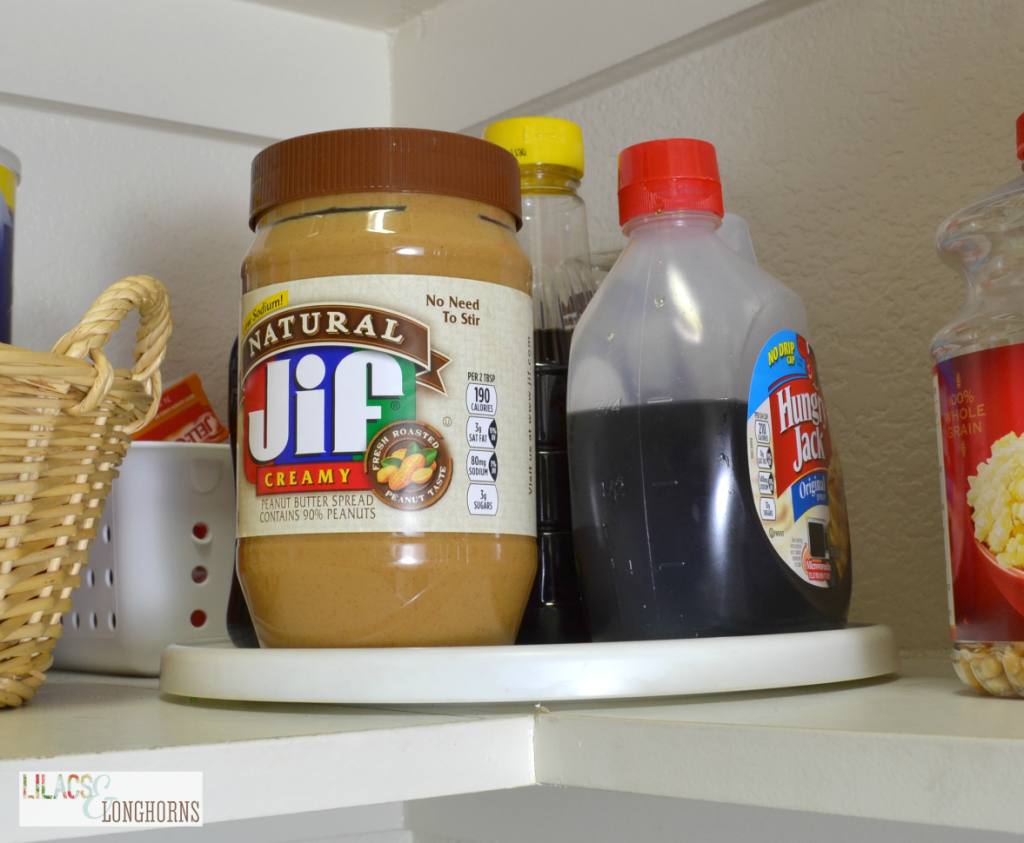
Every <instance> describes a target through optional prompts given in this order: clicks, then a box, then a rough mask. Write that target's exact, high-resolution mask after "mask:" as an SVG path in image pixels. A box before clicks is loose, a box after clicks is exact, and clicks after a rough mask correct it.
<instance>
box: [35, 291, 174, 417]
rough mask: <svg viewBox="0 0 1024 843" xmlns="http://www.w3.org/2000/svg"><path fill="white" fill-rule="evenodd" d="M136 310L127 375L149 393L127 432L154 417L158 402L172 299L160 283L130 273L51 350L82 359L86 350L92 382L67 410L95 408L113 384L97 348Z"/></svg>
mask: <svg viewBox="0 0 1024 843" xmlns="http://www.w3.org/2000/svg"><path fill="white" fill-rule="evenodd" d="M136 308H138V310H139V317H140V319H141V324H140V325H139V330H138V331H136V332H135V350H134V352H133V353H134V357H135V366H134V367H133V368H132V379H133V380H136V381H141V382H143V383H144V384H145V389H146V392H147V393H148V394H149V395H152V396H153V401H152V403H151V404H150V406H149V410H148V411H147V413H146V415H145V416H144V417H143V418H142V419H139V420H138V421H136V422H135V423H133V424H131V425H129V426H128V427H127V428H125V430H126V431H128V432H129V433H131V432H133V431H135V430H138V429H139V428H141V427H144V426H145V425H146V424H148V423H149V421H150V420H151V419H152V418H153V416H155V415H156V411H157V408H158V406H159V404H160V394H161V384H160V364H161V363H162V362H163V359H164V356H165V355H166V354H167V338H168V337H170V335H171V327H172V323H171V302H170V297H169V296H168V294H167V288H166V287H164V285H163V284H161V283H160V282H159V281H157V280H156V279H155V278H151V277H150V276H148V275H131V276H129V277H128V278H122V279H121V280H120V281H118V282H116V283H115V284H112V285H111V286H110V287H109V288H108V289H107V290H106V292H104V293H103V294H102V295H101V296H100V297H99V298H98V299H96V301H94V302H93V303H92V305H91V306H90V308H89V309H88V311H86V313H85V316H83V317H82V320H81V321H80V322H79V323H78V325H77V326H76V327H74V328H72V329H71V330H70V331H68V332H67V333H66V334H65V335H64V336H62V337H61V338H60V339H59V340H57V342H56V343H55V344H54V346H53V348H52V349H51V350H52V352H53V353H54V354H66V355H68V356H69V357H77V358H78V359H80V360H81V359H84V358H85V356H86V355H87V354H88V355H89V356H90V357H92V359H93V362H94V363H95V364H96V380H95V381H94V382H93V385H92V387H90V389H89V392H88V394H87V395H86V396H85V398H83V399H82V401H81V402H80V403H79V404H77V405H75V406H74V407H71V408H70V409H69V410H68V411H67V412H68V413H70V414H71V415H79V414H81V413H88V412H91V411H92V410H94V409H95V408H96V407H97V405H99V403H100V402H101V401H103V400H104V399H105V398H106V397H107V393H109V392H110V387H111V386H112V385H113V383H114V368H113V366H111V365H110V362H109V361H108V360H107V355H106V354H104V353H103V352H102V351H101V350H100V349H101V347H102V346H104V345H106V343H107V340H109V339H110V337H111V335H112V334H113V333H114V331H116V330H117V328H118V326H119V325H120V324H121V320H122V319H124V317H125V316H127V315H128V314H129V313H131V312H132V311H133V310H135V309H136Z"/></svg>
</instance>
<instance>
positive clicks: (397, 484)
mask: <svg viewBox="0 0 1024 843" xmlns="http://www.w3.org/2000/svg"><path fill="white" fill-rule="evenodd" d="M426 463H427V458H426V457H424V456H423V454H421V453H419V452H417V453H415V454H409V456H407V457H406V458H405V459H403V460H402V464H401V466H399V468H398V471H396V472H395V473H394V474H392V475H391V477H390V478H388V488H389V489H391V491H392V492H400V491H402V489H404V488H405V487H406V486H408V485H409V484H410V483H411V482H412V476H413V475H414V474H415V473H416V472H417V471H419V470H420V469H421V468H423V466H424V465H426Z"/></svg>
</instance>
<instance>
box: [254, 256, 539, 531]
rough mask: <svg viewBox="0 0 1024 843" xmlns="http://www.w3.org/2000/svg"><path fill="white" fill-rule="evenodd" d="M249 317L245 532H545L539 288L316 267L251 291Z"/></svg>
mask: <svg viewBox="0 0 1024 843" xmlns="http://www.w3.org/2000/svg"><path fill="white" fill-rule="evenodd" d="M241 327H242V329H243V330H242V332H241V335H240V372H239V374H240V383H241V385H242V388H241V401H240V402H239V403H240V406H239V424H238V429H239V443H238V448H239V465H240V466H241V467H242V470H241V471H240V472H239V478H238V521H239V524H238V528H239V533H238V534H239V536H258V535H282V534H299V533H323V532H392V531H396V532H407V531H414V532H473V533H510V534H518V535H534V534H535V530H536V527H535V518H534V512H535V506H536V505H535V501H534V497H533V496H534V489H533V480H532V478H533V418H532V403H531V400H530V399H531V396H532V390H533V359H532V354H533V345H532V343H533V316H532V305H531V300H530V297H529V296H528V295H526V294H525V293H522V292H519V291H516V290H513V289H511V288H508V287H503V286H499V285H496V284H489V283H485V282H482V281H474V280H469V279H452V278H440V277H435V276H416V275H400V276H387V275H385V276H380V275H372V276H337V277H330V278H316V279H304V280H302V281H295V282H288V283H284V284H276V285H272V286H270V287H263V288H261V289H259V290H256V291H254V292H252V293H249V294H247V295H245V296H243V300H242V312H241ZM499 395H500V399H501V400H500V401H499V400H498V398H499ZM499 429H500V431H501V437H500V445H499V444H498V443H499V438H498V436H497V431H498V430H499ZM481 430H485V431H486V433H487V435H480V431H481ZM481 449H483V450H481ZM484 451H486V453H484ZM481 454H483V456H481ZM499 465H500V473H499V469H498V466H499Z"/></svg>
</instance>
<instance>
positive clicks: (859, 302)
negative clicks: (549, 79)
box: [554, 0, 1024, 651]
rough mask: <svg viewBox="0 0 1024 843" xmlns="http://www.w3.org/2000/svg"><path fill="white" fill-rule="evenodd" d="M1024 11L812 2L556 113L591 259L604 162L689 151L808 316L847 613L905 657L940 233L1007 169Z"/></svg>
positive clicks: (604, 220) (926, 632) (925, 577)
mask: <svg viewBox="0 0 1024 843" xmlns="http://www.w3.org/2000/svg"><path fill="white" fill-rule="evenodd" d="M1022 73H1024V3H1021V2H1019V0H972V2H950V1H949V0H823V2H820V3H815V4H812V5H810V6H807V7H804V8H801V9H798V10H796V11H793V12H791V13H789V14H787V15H785V16H783V17H781V18H779V19H777V20H774V21H772V22H769V23H766V24H763V25H761V26H759V27H757V28H755V29H753V30H750V31H748V32H746V33H743V34H741V35H738V36H736V37H733V38H730V39H728V40H726V41H724V42H721V43H718V44H715V45H713V46H711V47H707V48H705V49H703V50H701V51H699V52H696V53H691V54H689V55H685V56H682V57H679V58H677V59H675V60H674V61H672V62H671V63H669V64H667V65H665V66H662V67H660V68H658V69H656V70H652V71H649V72H646V73H644V74H642V75H640V76H637V77H635V78H633V79H630V80H628V81H625V82H622V83H620V84H617V85H616V86H614V87H612V88H609V89H606V90H603V91H601V92H598V93H595V94H592V95H589V96H587V97H585V98H583V99H582V100H579V101H577V102H575V103H572V104H571V105H569V106H567V107H564V108H561V109H558V110H557V111H556V112H554V113H555V114H557V116H561V117H567V118H569V119H572V120H575V121H577V122H578V123H580V124H581V125H582V126H583V130H584V138H585V141H586V144H587V162H588V171H587V175H586V178H585V180H584V195H585V197H586V199H587V202H588V206H589V209H590V214H591V224H592V230H591V239H592V241H593V243H594V246H595V247H598V248H609V247H611V246H614V245H618V243H619V238H620V237H621V235H619V233H618V226H617V222H616V219H617V217H616V209H615V201H614V193H615V161H616V155H617V154H618V152H619V151H620V150H621V149H622V148H624V147H626V146H628V145H630V144H633V143H637V142H640V141H644V140H649V139H652V138H660V137H671V136H684V137H686V136H689V137H698V138H704V139H706V140H709V141H711V142H712V143H714V144H715V145H716V146H717V148H718V155H719V162H720V165H721V172H722V180H723V184H724V193H725V202H726V209H727V210H731V211H733V212H735V213H738V214H740V215H742V216H744V217H745V218H746V219H747V221H748V223H749V224H750V229H751V232H752V235H753V240H754V246H755V248H756V250H757V253H758V257H759V260H760V262H761V264H762V266H763V267H765V268H766V269H767V270H768V271H769V272H772V273H773V274H774V275H776V276H777V277H779V278H780V279H782V280H783V281H784V282H786V283H787V284H789V285H790V286H791V287H792V288H793V289H794V290H796V291H797V292H798V293H799V294H800V295H801V296H802V297H803V299H804V302H805V303H806V305H807V311H808V316H809V318H810V323H811V330H812V340H813V341H814V343H815V346H816V350H817V353H818V357H819V361H820V362H821V368H822V373H823V378H824V384H825V388H826V391H827V395H828V399H829V409H830V414H831V417H832V420H833V425H834V429H835V432H836V436H837V442H838V443H839V447H840V448H841V451H842V454H843V462H844V467H845V470H846V478H847V491H848V495H849V504H850V516H851V520H852V529H853V542H854V566H855V574H854V598H853V609H852V619H853V620H857V621H881V622H884V623H887V624H890V625H892V626H893V627H894V628H895V629H896V630H897V632H898V636H899V641H900V643H901V645H902V646H903V647H904V648H905V649H906V650H916V651H920V650H941V649H944V648H945V646H946V642H947V640H948V637H947V620H946V618H947V615H946V595H945V575H944V561H943V548H942V537H941V523H940V503H939V493H938V480H937V471H938V464H937V457H936V446H935V428H934V416H933V409H932V399H931V380H930V375H929V368H930V357H929V354H928V349H929V345H930V340H931V336H932V335H933V334H934V332H935V331H936V330H937V329H938V328H939V327H940V326H941V325H942V324H944V323H945V322H947V321H949V320H950V319H951V318H952V317H953V315H954V314H955V313H956V311H957V310H958V309H959V307H960V305H961V302H962V299H963V286H962V282H961V280H960V278H959V277H958V276H957V275H955V274H954V273H953V272H951V271H950V270H949V269H947V268H946V267H944V266H943V265H942V264H940V263H939V261H938V259H937V258H936V256H935V252H934V246H933V236H934V233H935V229H936V227H937V226H938V224H939V223H940V222H941V221H942V220H943V219H944V218H945V217H946V216H948V215H949V214H951V213H952V212H953V211H955V210H956V209H957V208H959V207H962V206H963V205H965V204H967V203H968V202H969V201H971V200H973V199H974V198H977V197H979V196H981V195H983V194H984V193H986V192H987V191H988V189H989V188H991V187H994V186H995V185H997V184H1000V183H1003V182H1006V181H1009V180H1010V179H1012V178H1015V177H1016V176H1017V175H1018V174H1019V169H1018V163H1017V162H1016V159H1015V157H1014V147H1015V142H1014V120H1015V119H1016V117H1017V115H1018V114H1019V113H1020V112H1021V111H1024V90H1022V89H1021V86H1020V80H1021V78H1022Z"/></svg>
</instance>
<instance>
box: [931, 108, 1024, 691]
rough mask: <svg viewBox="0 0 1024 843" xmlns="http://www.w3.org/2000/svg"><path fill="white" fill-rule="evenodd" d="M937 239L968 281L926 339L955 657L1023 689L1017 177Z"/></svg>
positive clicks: (1021, 143) (1022, 223)
mask: <svg viewBox="0 0 1024 843" xmlns="http://www.w3.org/2000/svg"><path fill="white" fill-rule="evenodd" d="M1017 157H1018V158H1019V159H1024V114H1022V115H1021V116H1020V117H1019V118H1018V119H1017ZM935 244H936V248H937V249H938V253H939V256H940V257H941V258H942V260H943V261H944V262H945V263H946V264H948V265H949V266H951V267H953V268H955V269H957V270H958V271H960V272H961V273H962V274H963V276H964V279H965V280H966V282H967V298H966V301H965V302H964V306H963V308H962V309H961V310H960V312H959V313H958V314H957V316H956V318H955V319H954V320H953V321H952V322H950V323H949V324H947V325H945V326H944V327H943V328H942V329H941V330H940V331H939V332H938V333H937V334H936V335H935V338H934V339H933V341H932V356H933V358H934V360H935V368H934V370H933V384H934V395H935V409H936V432H937V434H938V444H939V461H940V466H941V469H940V482H941V487H942V505H943V515H944V520H945V539H946V542H945V544H946V563H947V564H946V571H947V578H948V580H947V581H948V586H949V628H950V637H951V638H952V639H953V653H952V656H953V664H954V668H955V669H956V672H957V675H958V676H959V677H960V679H961V680H962V681H963V682H964V683H965V684H966V685H969V686H970V687H972V688H974V689H975V690H977V691H981V692H987V693H990V694H994V695H996V696H1002V697H1016V696H1024V391H1022V386H1021V385H1022V384H1024V176H1018V177H1017V178H1016V179H1014V180H1013V181H1011V182H1009V183H1007V184H1004V185H1003V186H1002V187H999V188H996V189H995V190H994V191H992V192H991V193H990V194H989V195H988V196H985V197H983V198H982V199H979V200H978V201H977V202H974V203H972V204H971V205H968V206H967V207H966V208H963V209H962V210H960V211H957V212H956V213H955V214H954V215H953V216H951V217H950V218H949V219H947V220H946V221H945V222H944V223H943V224H942V225H941V226H939V230H938V232H937V233H936V235H935Z"/></svg>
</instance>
